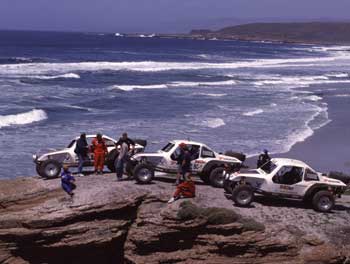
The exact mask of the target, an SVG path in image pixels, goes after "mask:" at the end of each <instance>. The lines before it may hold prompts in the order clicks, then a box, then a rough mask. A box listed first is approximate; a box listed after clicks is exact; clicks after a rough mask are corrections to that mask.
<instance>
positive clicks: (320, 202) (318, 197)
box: [312, 190, 335, 213]
mask: <svg viewBox="0 0 350 264" xmlns="http://www.w3.org/2000/svg"><path fill="white" fill-rule="evenodd" d="M334 203H335V199H334V196H333V194H331V193H330V192H329V191H325V190H323V191H318V192H316V193H315V194H314V196H313V197H312V205H313V207H314V209H315V210H316V211H318V212H323V213H327V212H329V211H331V210H332V209H333V207H334Z"/></svg>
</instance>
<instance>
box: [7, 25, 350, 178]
mask: <svg viewBox="0 0 350 264" xmlns="http://www.w3.org/2000/svg"><path fill="white" fill-rule="evenodd" d="M349 63H350V47H341V46H319V45H295V44H282V43H266V42H242V41H214V40H203V41H202V40H185V39H161V38H157V37H150V38H147V37H120V36H116V35H115V34H97V33H57V32H20V31H2V32H0V93H1V95H0V156H1V163H0V177H1V178H13V177H17V176H31V175H35V170H34V164H33V161H32V154H35V153H36V152H38V151H40V150H41V151H43V150H45V149H59V148H63V147H65V146H67V145H68V143H69V142H70V141H71V139H72V138H74V137H76V136H78V135H79V134H80V132H86V133H89V134H95V133H96V132H102V133H104V134H106V135H109V136H111V137H114V138H117V137H119V136H120V134H121V133H122V132H124V131H127V132H128V134H129V135H130V136H131V137H132V138H142V139H147V140H148V146H147V150H148V151H154V150H157V149H159V148H160V147H162V146H163V145H165V144H166V143H167V141H168V140H171V139H191V140H196V141H200V142H203V143H206V144H207V145H209V146H210V147H212V148H213V149H214V150H216V151H218V152H220V151H222V152H223V151H226V150H234V151H239V152H244V153H246V154H247V155H254V154H257V153H259V152H261V151H262V149H265V148H266V149H268V150H269V151H270V152H271V153H283V152H287V151H289V150H290V148H291V147H292V146H293V145H294V144H296V143H297V142H300V141H303V140H305V139H306V138H308V137H310V136H311V135H312V134H313V132H314V131H315V130H316V129H319V128H321V127H322V126H324V125H326V124H327V123H328V122H330V121H331V120H330V119H329V117H328V113H327V110H328V108H327V104H326V103H325V102H324V101H323V100H322V92H323V90H325V89H338V84H341V83H349V82H350V78H349ZM344 96H348V94H344Z"/></svg>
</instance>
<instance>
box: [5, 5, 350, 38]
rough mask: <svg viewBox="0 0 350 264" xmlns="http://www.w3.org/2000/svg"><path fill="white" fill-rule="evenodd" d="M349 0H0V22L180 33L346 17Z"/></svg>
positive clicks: (41, 27)
mask: <svg viewBox="0 0 350 264" xmlns="http://www.w3.org/2000/svg"><path fill="white" fill-rule="evenodd" d="M349 10H350V0H0V28H1V29H19V30H21V29H23V30H55V31H90V32H126V33H132V32H140V33H141V32H142V33H143V32H149V33H153V32H157V33H185V32H188V31H190V30H191V29H198V28H211V29H215V28H220V27H224V26H230V25H234V24H241V23H248V22H275V21H282V22H284V21H304V20H305V21H311V20H342V21H343V20H348V21H350V12H349Z"/></svg>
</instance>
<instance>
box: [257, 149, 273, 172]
mask: <svg viewBox="0 0 350 264" xmlns="http://www.w3.org/2000/svg"><path fill="white" fill-rule="evenodd" d="M270 160H271V157H270V156H269V152H268V150H267V149H264V153H262V154H260V155H259V157H258V162H257V168H260V167H262V166H263V165H264V164H265V166H264V168H265V169H268V165H266V163H267V162H269V161H270Z"/></svg>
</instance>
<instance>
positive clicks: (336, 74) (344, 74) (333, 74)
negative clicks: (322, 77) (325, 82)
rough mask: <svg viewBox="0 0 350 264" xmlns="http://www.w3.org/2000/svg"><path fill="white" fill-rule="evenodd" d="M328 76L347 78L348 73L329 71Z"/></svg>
mask: <svg viewBox="0 0 350 264" xmlns="http://www.w3.org/2000/svg"><path fill="white" fill-rule="evenodd" d="M327 76H328V77H335V78H347V77H349V74H348V73H329V74H327Z"/></svg>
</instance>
